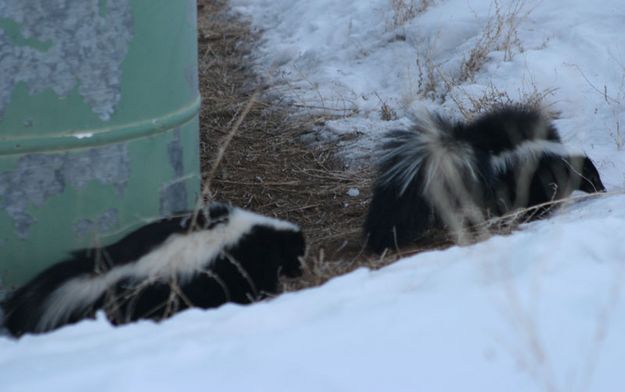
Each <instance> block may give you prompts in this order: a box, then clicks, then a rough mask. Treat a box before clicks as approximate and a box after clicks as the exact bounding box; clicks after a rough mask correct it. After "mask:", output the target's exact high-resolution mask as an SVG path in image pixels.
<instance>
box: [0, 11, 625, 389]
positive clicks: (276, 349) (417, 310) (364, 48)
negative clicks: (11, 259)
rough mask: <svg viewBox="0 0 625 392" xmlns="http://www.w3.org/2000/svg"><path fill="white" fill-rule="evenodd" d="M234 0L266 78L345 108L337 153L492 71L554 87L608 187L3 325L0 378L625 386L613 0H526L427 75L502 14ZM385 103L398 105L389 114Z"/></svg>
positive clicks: (69, 384)
mask: <svg viewBox="0 0 625 392" xmlns="http://www.w3.org/2000/svg"><path fill="white" fill-rule="evenodd" d="M230 2H231V5H232V8H233V11H235V12H237V13H240V14H241V15H242V16H243V17H246V18H249V19H250V21H251V23H252V26H253V27H254V28H256V29H259V30H260V31H262V33H263V40H262V43H261V45H260V46H259V47H258V48H257V50H256V51H255V53H254V61H255V64H256V67H257V70H258V72H259V73H260V74H262V75H264V76H265V78H266V79H267V80H269V82H270V83H271V86H272V88H271V92H270V93H271V94H274V95H275V96H279V97H280V98H281V99H284V100H286V101H289V102H291V103H293V105H294V106H295V107H298V108H300V109H301V110H303V111H305V112H313V113H314V112H317V111H321V112H324V113H333V114H336V115H338V116H339V117H338V118H337V119H335V120H332V121H330V122H328V123H327V125H326V128H323V129H319V132H320V133H322V134H325V135H326V136H327V137H330V138H332V137H335V138H336V140H337V145H339V147H340V148H341V151H342V153H343V154H344V156H345V157H346V159H351V160H353V162H355V163H356V164H358V162H361V161H360V160H359V159H361V158H362V157H363V156H366V157H370V156H371V154H372V152H374V151H375V146H376V144H377V141H378V139H379V136H380V135H381V132H383V131H385V130H387V129H390V128H393V127H398V126H403V125H407V124H409V123H410V120H409V117H410V115H411V114H412V113H418V112H419V111H421V110H424V109H429V110H438V111H442V112H444V113H446V114H448V115H450V116H454V117H458V118H460V117H461V116H462V114H463V111H462V110H461V109H462V108H461V105H464V106H465V108H466V107H471V104H470V98H477V97H480V96H481V95H482V94H483V93H484V92H487V91H489V90H493V89H496V90H497V91H499V92H505V93H506V94H507V95H508V96H510V97H511V98H513V99H521V98H523V97H524V96H527V95H528V94H531V93H532V92H534V91H538V92H543V91H548V92H550V93H549V94H547V96H546V98H545V99H546V103H547V104H548V106H549V108H550V109H551V110H553V111H555V112H558V113H559V119H558V120H557V126H558V128H559V129H560V130H561V133H562V134H563V136H564V139H565V141H566V143H567V144H568V145H570V146H571V147H573V148H581V149H583V150H584V151H586V153H588V154H589V155H590V157H591V158H592V159H593V160H594V161H595V162H596V163H597V166H598V168H599V171H600V173H601V175H602V178H603V179H604V182H605V184H606V185H607V187H608V189H609V190H610V194H609V195H606V196H603V197H598V198H597V197H594V198H590V199H583V200H582V201H578V202H576V203H572V204H570V205H567V206H565V207H564V208H563V209H561V210H560V211H559V212H558V213H557V214H555V215H554V216H553V217H551V218H549V219H546V220H542V221H539V222H534V223H531V224H527V225H523V226H522V227H521V228H520V229H519V230H518V231H516V232H514V233H513V234H512V235H508V236H494V237H492V238H490V239H488V240H486V241H484V242H482V243H479V244H475V245H472V246H465V247H458V246H456V247H452V248H449V249H446V250H442V251H430V252H424V253H420V254H418V255H415V256H412V257H409V258H406V259H403V260H401V261H399V262H397V263H395V264H393V265H391V266H388V267H386V268H383V269H381V270H378V271H370V270H367V269H359V270H357V271H355V272H353V273H350V274H347V275H344V276H341V277H338V278H335V279H333V280H331V281H330V282H328V283H327V284H325V285H323V286H321V287H317V288H313V289H308V290H304V291H300V292H296V293H288V294H285V295H282V296H280V297H278V298H275V299H273V300H271V301H265V302H262V303H258V304H255V305H251V306H238V305H226V306H222V307H221V308H219V309H213V310H208V311H201V310H190V311H186V312H183V313H181V314H179V315H177V316H176V317H173V318H171V319H169V320H166V321H164V322H162V323H160V324H155V323H153V322H150V321H143V322H139V323H135V324H131V325H128V326H124V327H120V328H113V327H111V326H110V325H109V324H108V323H107V322H106V321H105V320H104V318H103V317H102V316H100V317H99V318H98V319H97V320H86V321H83V322H81V323H79V324H77V325H73V326H69V327H65V328H62V329H60V330H58V331H55V332H52V333H49V334H45V335H38V336H25V337H23V338H22V339H20V340H13V339H10V338H8V337H0V385H2V387H1V389H2V391H5V392H9V391H39V390H43V389H44V388H45V389H48V390H69V391H78V390H80V391H82V390H90V391H130V390H148V389H149V390H156V391H161V390H162V391H168V390H185V388H186V389H190V388H191V389H198V388H205V389H215V390H219V391H222V392H225V391H242V390H253V391H269V390H271V391H293V390H297V391H321V390H322V391H352V390H364V391H376V390H389V391H415V390H421V391H502V390H505V391H580V392H581V391H601V392H606V391H607V392H610V391H614V392H617V391H623V390H625V365H623V364H625V337H623V335H622V333H619V331H623V330H625V298H623V294H624V291H625V288H624V287H623V286H624V284H625V208H624V207H623V206H624V205H625V195H624V194H623V192H622V190H623V188H624V187H625V171H624V170H623V168H624V167H625V153H623V151H622V150H621V149H619V148H618V147H619V142H618V140H619V139H618V135H617V133H616V129H617V123H618V124H625V121H624V120H625V106H624V105H625V50H624V49H625V44H624V42H625V40H624V39H623V38H625V30H624V29H623V27H622V26H623V20H625V3H623V2H622V0H606V1H603V2H601V3H591V2H586V1H581V0H566V1H565V0H550V1H540V2H539V1H526V2H523V3H522V4H523V10H522V11H523V12H522V13H521V14H523V15H525V16H524V17H523V18H521V19H520V20H519V21H518V22H519V23H518V25H517V28H516V36H515V40H516V41H515V42H517V43H516V44H515V45H513V47H512V51H511V53H506V52H505V51H501V50H495V49H493V50H492V51H490V52H489V53H487V57H486V62H485V64H484V65H483V66H482V67H481V68H480V70H479V71H477V73H475V74H474V75H473V77H472V78H470V79H468V80H466V81H463V82H458V83H456V84H455V85H454V86H453V87H452V88H451V89H450V91H447V92H446V91H445V89H444V88H442V87H441V85H440V84H439V85H437V87H436V88H435V89H434V91H431V92H430V93H425V94H421V93H420V91H419V87H418V82H419V76H418V72H419V70H418V66H417V58H419V59H421V60H420V61H425V60H428V59H429V60H428V61H431V62H433V63H434V64H436V65H437V67H438V69H439V71H440V72H441V74H444V75H445V76H446V77H448V78H451V79H453V78H457V76H458V74H459V73H460V64H462V62H463V59H465V58H466V57H467V56H468V53H469V51H470V50H471V48H473V47H474V46H475V44H476V42H478V40H479V37H480V34H482V33H483V31H484V28H485V27H484V26H485V25H486V23H487V21H488V20H492V18H493V15H496V12H497V11H496V10H495V7H494V6H493V3H491V1H486V0H485V1H468V0H438V1H432V2H430V3H432V5H430V6H429V7H428V8H427V9H426V10H425V11H424V12H422V13H420V14H418V15H416V16H415V17H414V18H412V19H409V20H407V21H406V22H405V23H403V24H401V25H396V24H395V23H394V22H393V16H394V13H393V10H392V7H391V5H390V4H391V2H390V1H389V0H368V1H364V0H344V1H334V0H231V1H230ZM500 5H501V6H500V12H503V13H505V12H507V11H506V10H509V9H510V2H509V1H503V0H502V1H500ZM439 82H440V80H439ZM604 86H605V87H604ZM442 96H445V99H444V100H443V99H442V98H441V97H442ZM383 103H384V104H386V105H387V106H388V107H389V108H390V109H392V111H393V112H394V113H395V115H396V116H395V117H396V118H394V119H392V120H391V121H385V120H382V118H381V116H380V108H381V106H382V104H383ZM459 104H460V105H459ZM621 128H623V127H621ZM621 132H625V130H622V129H621ZM346 133H354V134H357V135H360V138H359V139H357V140H356V141H355V142H353V141H349V142H346V141H343V139H340V137H339V136H340V135H342V134H346ZM346 139H349V138H346Z"/></svg>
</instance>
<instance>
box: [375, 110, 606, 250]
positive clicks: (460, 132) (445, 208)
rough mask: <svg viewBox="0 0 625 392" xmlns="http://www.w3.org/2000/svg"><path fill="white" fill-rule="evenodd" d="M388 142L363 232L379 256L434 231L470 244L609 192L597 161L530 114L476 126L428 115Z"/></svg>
mask: <svg viewBox="0 0 625 392" xmlns="http://www.w3.org/2000/svg"><path fill="white" fill-rule="evenodd" d="M385 139H386V141H385V143H384V144H383V145H382V152H381V154H380V157H379V161H378V164H377V178H376V180H375V182H374V186H373V196H372V199H371V203H370V205H369V211H368V213H367V217H366V219H365V223H364V230H363V231H364V236H365V238H366V242H367V246H368V247H369V248H370V249H371V250H373V251H374V252H378V253H380V252H382V251H383V250H384V249H386V248H396V247H401V246H404V245H406V244H408V243H410V242H412V241H415V240H417V239H420V238H423V237H424V236H425V234H426V233H427V232H428V231H429V230H433V229H443V230H447V231H449V232H451V233H452V234H454V235H455V236H456V238H457V240H462V236H463V235H464V234H465V233H467V229H468V228H470V227H472V226H475V225H477V224H479V223H481V222H483V221H484V220H486V219H488V218H490V217H492V216H501V215H504V214H506V213H508V212H510V211H513V210H516V209H520V208H526V207H530V206H537V205H541V204H543V203H546V202H549V201H552V200H557V199H561V198H564V197H567V196H568V195H570V193H571V192H572V191H573V190H578V189H579V190H582V191H584V192H598V191H605V188H604V186H603V183H602V182H601V179H600V177H599V173H598V171H597V169H596V168H595V166H594V165H593V163H592V161H590V159H589V158H588V157H586V156H585V155H583V154H569V153H568V152H567V151H566V149H565V148H564V146H563V144H562V142H561V139H560V136H559V134H558V132H557V130H556V128H555V126H554V125H553V123H552V122H551V121H550V120H549V117H548V116H547V115H545V114H544V113H543V112H542V111H541V110H539V109H536V108H533V107H529V106H523V105H508V106H502V107H499V108H495V109H494V110H492V111H491V112H489V113H486V114H483V115H482V116H480V117H478V118H477V119H475V120H474V121H472V122H469V123H463V122H455V123H454V122H452V121H449V120H447V119H444V118H443V117H441V116H440V115H437V114H428V115H427V116H425V117H423V118H421V119H415V124H414V126H413V127H411V128H410V129H405V130H394V131H390V132H389V133H387V134H386V135H385ZM544 209H545V211H546V210H547V209H548V207H544Z"/></svg>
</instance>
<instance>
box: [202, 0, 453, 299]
mask: <svg viewBox="0 0 625 392" xmlns="http://www.w3.org/2000/svg"><path fill="white" fill-rule="evenodd" d="M198 10H199V20H198V27H199V41H198V42H199V61H200V65H199V70H200V90H201V94H202V97H203V104H202V111H201V114H200V123H201V157H202V172H203V173H204V174H203V177H204V178H203V180H204V182H205V184H207V183H209V184H210V191H209V193H210V195H209V198H210V199H213V200H223V201H228V202H231V203H232V204H234V205H237V206H240V207H242V208H247V209H250V210H253V211H256V212H258V213H261V214H264V215H268V216H273V217H277V218H280V219H285V220H289V221H292V222H295V223H297V224H299V225H300V227H301V228H302V230H303V231H304V233H305V235H306V239H307V243H308V255H307V257H306V259H305V260H304V264H305V274H304V276H303V277H302V278H301V279H297V280H293V281H289V282H285V286H284V288H285V289H286V290H295V289H299V288H303V287H309V286H314V285H319V284H321V283H323V282H325V281H327V280H328V279H330V278H331V277H333V276H336V275H340V274H343V273H346V272H349V271H352V270H354V269H356V268H358V267H360V266H367V267H370V268H379V267H381V266H383V265H386V264H388V263H390V262H393V261H395V260H396V259H397V258H398V256H399V255H400V253H399V252H391V253H390V254H386V255H383V256H382V257H380V256H372V255H369V254H367V253H366V252H364V250H363V241H362V238H361V227H362V223H363V220H364V217H365V214H366V210H367V206H368V202H369V197H370V181H371V177H372V175H371V173H370V172H367V171H366V170H360V171H354V170H350V171H346V169H345V166H344V165H343V163H342V162H341V161H340V160H339V159H337V158H336V157H335V155H334V153H335V151H336V146H335V145H334V144H331V143H330V144H328V143H323V142H321V143H318V144H315V146H311V145H308V144H305V143H304V142H302V140H303V138H304V137H305V136H309V135H310V134H311V132H314V128H315V127H318V126H321V125H323V122H324V121H326V120H327V117H324V116H323V115H319V116H309V117H303V116H297V117H296V116H293V115H292V114H291V113H292V108H289V107H285V106H282V105H281V104H279V103H276V102H267V101H263V100H262V99H255V100H254V101H253V104H252V105H251V107H249V111H248V112H247V113H246V115H245V116H241V113H242V112H243V111H244V110H245V108H246V106H247V105H248V104H249V103H250V100H251V99H252V96H253V95H254V93H255V91H258V90H259V89H260V90H262V89H263V87H264V86H263V84H262V81H261V80H259V78H258V76H257V75H255V74H254V73H253V72H252V70H251V69H250V68H249V66H248V65H246V64H249V62H248V61H247V60H246V55H248V54H249V50H250V49H251V48H252V46H253V45H254V43H255V40H256V37H254V36H253V34H251V33H250V30H249V28H248V26H247V25H246V24H245V23H243V22H241V21H240V20H237V19H233V18H231V17H229V16H228V15H226V14H224V13H223V4H222V3H221V2H218V1H207V0H200V1H199V4H198ZM383 107H384V106H383ZM381 113H382V116H389V117H392V116H393V113H392V111H390V110H388V111H386V112H385V111H384V109H382V112H381ZM242 117H244V118H243V119H242ZM241 119H242V120H243V121H241V123H240V124H239V125H238V129H237V130H236V133H235V134H234V135H231V134H230V131H231V130H232V129H233V126H234V125H235V122H236V121H237V120H241ZM231 136H233V137H232V139H231V140H230V137H231ZM225 143H229V145H228V148H227V149H226V150H225V152H224V154H223V157H220V147H221V146H223V145H224V144H225ZM216 159H220V162H219V163H218V166H216V165H215V160H216ZM215 168H216V170H215ZM213 172H214V173H213ZM352 188H356V189H358V190H359V194H358V195H357V196H350V195H348V191H349V190H350V189H352ZM443 244H444V241H443V242H441V243H440V244H437V245H436V246H444V245H443ZM428 247H430V246H428ZM418 249H419V248H415V249H412V250H405V251H404V253H402V254H409V253H411V252H415V251H416V250H418Z"/></svg>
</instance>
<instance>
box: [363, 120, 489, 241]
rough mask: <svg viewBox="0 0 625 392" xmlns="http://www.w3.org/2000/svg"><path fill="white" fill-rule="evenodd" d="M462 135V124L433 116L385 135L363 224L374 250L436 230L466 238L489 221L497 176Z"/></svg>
mask: <svg viewBox="0 0 625 392" xmlns="http://www.w3.org/2000/svg"><path fill="white" fill-rule="evenodd" d="M463 133H464V125H463V124H453V123H451V122H449V121H447V120H445V119H443V118H442V117H440V116H438V115H436V114H429V115H428V116H426V117H425V118H424V119H421V120H417V122H416V124H415V125H414V126H413V127H412V128H411V129H408V130H395V131H391V132H389V133H388V134H387V135H386V143H385V144H383V146H382V152H381V155H380V159H379V162H378V174H377V180H376V182H375V184H374V189H373V199H372V201H371V205H370V207H369V213H368V215H367V218H366V221H365V226H364V230H365V235H366V237H367V244H368V246H369V248H370V249H372V250H374V251H376V252H381V251H382V250H384V249H385V248H396V247H400V246H403V245H405V244H407V243H409V242H410V241H413V240H414V239H416V238H419V237H420V236H422V235H423V234H424V232H425V231H427V230H428V229H431V228H441V227H447V228H448V229H450V231H452V232H453V233H454V234H456V235H458V236H461V235H462V234H463V233H464V228H465V227H466V226H467V224H476V223H479V222H481V221H482V220H483V219H484V216H483V213H482V211H483V208H482V207H484V206H485V205H486V204H487V200H486V199H485V197H489V195H485V193H484V189H490V187H489V186H487V185H486V184H485V182H487V181H488V179H489V178H491V177H492V175H491V174H490V173H489V170H490V167H489V166H488V165H485V161H484V159H481V158H480V157H479V156H478V153H477V152H476V151H475V149H474V148H473V146H472V145H471V143H470V142H468V141H467V140H465V139H466V138H464V137H463Z"/></svg>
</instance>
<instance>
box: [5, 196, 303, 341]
mask: <svg viewBox="0 0 625 392" xmlns="http://www.w3.org/2000/svg"><path fill="white" fill-rule="evenodd" d="M304 252H305V242H304V237H303V235H302V232H301V231H300V229H299V228H298V227H297V226H296V225H294V224H292V223H289V222H285V221H281V220H277V219H273V218H268V217H264V216H260V215H257V214H254V213H252V212H249V211H245V210H242V209H239V208H236V207H231V206H228V205H225V204H217V203H216V204H213V205H211V206H210V207H209V208H208V209H206V210H200V211H199V212H198V213H197V214H196V215H195V216H194V215H193V213H185V214H180V215H178V216H174V217H170V218H166V219H162V220H159V221H156V222H153V223H150V224H147V225H145V226H143V227H141V228H139V229H138V230H136V231H134V232H132V233H131V234H129V235H127V236H126V237H124V238H123V239H121V240H120V241H118V242H116V243H114V244H112V245H109V246H105V247H102V248H95V249H85V250H80V251H77V252H74V253H73V254H72V256H71V257H70V258H69V259H67V260H65V261H62V262H60V263H58V264H55V265H53V266H51V267H50V268H48V269H47V270H45V271H43V272H42V273H40V274H39V275H38V276H36V277H35V278H34V279H33V280H32V281H30V282H29V283H27V284H26V285H24V286H23V287H21V288H19V289H18V290H16V291H15V292H14V293H13V294H12V295H10V296H9V297H8V299H7V300H6V301H5V302H4V303H3V308H4V311H5V321H4V324H5V327H6V328H7V329H8V331H9V332H10V333H11V334H12V335H14V336H16V337H19V336H21V335H22V334H24V333H42V332H47V331H50V330H53V329H56V328H59V327H61V326H63V325H66V324H72V323H76V322H78V321H80V320H81V319H83V318H86V317H93V316H94V314H95V312H96V311H97V310H100V309H103V310H105V311H106V314H107V316H108V318H109V320H110V321H111V322H112V323H113V324H116V325H117V324H122V323H126V322H130V321H135V320H138V319H142V318H148V319H153V320H161V319H163V318H166V317H168V316H170V315H172V314H174V313H176V312H178V311H180V310H183V309H186V308H189V307H199V308H211V307H217V306H219V305H221V304H224V303H226V302H235V303H239V304H247V303H250V302H253V301H256V300H259V299H261V298H264V297H266V296H267V295H271V294H275V293H277V291H278V277H279V275H285V276H288V277H296V276H299V275H300V274H301V266H300V260H299V258H300V257H301V256H303V255H304Z"/></svg>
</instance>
